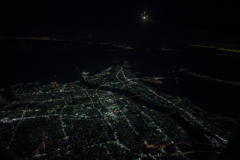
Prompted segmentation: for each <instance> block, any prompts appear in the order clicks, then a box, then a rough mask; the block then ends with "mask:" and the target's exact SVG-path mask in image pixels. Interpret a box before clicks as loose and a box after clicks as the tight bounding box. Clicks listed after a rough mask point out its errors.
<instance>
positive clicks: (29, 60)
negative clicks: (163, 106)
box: [0, 40, 240, 141]
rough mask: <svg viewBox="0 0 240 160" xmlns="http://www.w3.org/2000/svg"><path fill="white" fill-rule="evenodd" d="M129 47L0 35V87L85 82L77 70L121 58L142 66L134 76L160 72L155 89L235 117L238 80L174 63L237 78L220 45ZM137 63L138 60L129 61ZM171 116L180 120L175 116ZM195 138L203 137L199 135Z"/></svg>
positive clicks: (239, 89) (92, 68)
mask: <svg viewBox="0 0 240 160" xmlns="http://www.w3.org/2000/svg"><path fill="white" fill-rule="evenodd" d="M132 47H133V48H134V49H132V50H124V49H121V48H116V47H113V46H110V45H100V44H97V43H94V44H87V43H81V42H77V41H72V42H71V41H59V42H57V41H55V42H54V41H33V40H5V41H3V40H2V41H1V48H0V52H1V53H0V54H1V57H0V75H1V79H0V88H4V87H8V86H10V85H14V84H18V83H29V82H36V81H40V82H42V84H49V83H50V82H55V81H56V82H58V83H65V82H73V81H75V80H80V81H81V83H82V84H84V85H88V84H87V83H86V82H83V81H82V80H83V79H82V77H81V74H82V72H90V73H92V74H94V73H98V72H99V71H101V70H103V69H106V68H108V67H109V66H112V65H117V64H118V65H122V64H123V63H124V62H123V61H128V63H129V64H130V65H133V68H132V69H133V70H134V71H136V72H141V73H140V74H139V75H138V76H139V77H145V76H146V77H164V78H165V79H164V80H163V82H164V83H163V84H159V85H153V86H154V87H156V90H157V92H158V93H165V94H171V95H175V96H180V97H181V98H183V97H187V98H189V99H190V100H191V101H192V103H193V104H195V105H196V106H199V107H200V108H202V109H204V110H205V111H207V112H210V113H217V114H220V115H223V116H229V117H233V118H235V119H237V120H239V117H240V116H239V107H238V105H239V100H238V99H239V98H238V97H239V95H240V94H239V93H240V87H239V86H234V85H230V84H226V83H223V82H216V81H211V80H205V79H203V78H199V77H196V76H192V75H190V74H188V73H185V72H180V71H179V69H180V68H185V69H187V70H190V71H193V72H195V73H197V74H199V75H207V76H210V77H213V78H217V79H222V80H226V81H235V82H240V79H239V76H238V69H239V68H240V63H239V59H240V57H231V56H216V55H212V54H213V53H214V54H216V53H222V51H217V50H214V49H208V48H206V49H199V48H197V47H190V46H187V45H186V44H174V43H171V44H166V43H161V44H159V46H154V47H151V46H150V45H132ZM159 48H166V49H168V50H160V49H159ZM114 61H117V62H114ZM136 63H137V65H134V64H136ZM176 78H177V80H178V83H177V82H176ZM88 86H89V87H91V88H94V86H90V85H88ZM165 112H167V111H165ZM173 118H174V119H175V120H176V121H182V122H183V120H181V118H180V117H177V116H176V117H174V116H173ZM184 126H185V128H188V129H189V128H190V130H189V132H193V133H194V135H195V136H198V135H200V133H199V134H198V133H197V131H195V130H194V129H191V127H189V126H188V124H183V127H184ZM194 135H193V137H194ZM195 138H196V137H195ZM198 139H199V140H200V141H204V139H201V138H200V137H198Z"/></svg>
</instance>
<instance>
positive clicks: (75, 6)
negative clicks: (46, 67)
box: [0, 0, 240, 43]
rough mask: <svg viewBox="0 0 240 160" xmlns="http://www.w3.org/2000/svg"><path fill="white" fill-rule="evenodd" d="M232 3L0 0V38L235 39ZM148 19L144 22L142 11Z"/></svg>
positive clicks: (236, 24) (236, 25)
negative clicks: (0, 28)
mask: <svg viewBox="0 0 240 160" xmlns="http://www.w3.org/2000/svg"><path fill="white" fill-rule="evenodd" d="M238 6H239V5H237V3H236V2H234V1H233V2H231V1H228V2H221V1H211V2H208V1H194V2H190V1H187V0H183V1H181V2H180V1H179V2H178V1H166V0H161V1H159V0H158V1H146V0H145V1H144V0H142V1H141V0H138V1H108V0H107V1H104V2H101V1H95V0H90V1H85V0H83V1H76V0H70V1H66V2H63V1H57V2H52V1H51V2H44V1H39V2H37V1H34V2H31V1H24V2H22V1H2V4H1V9H0V10H1V11H0V12H1V17H0V18H1V20H0V23H1V26H2V30H1V31H0V37H18V36H53V37H57V36H59V37H63V38H65V37H72V38H76V37H84V36H87V37H93V38H100V39H101V38H102V39H105V38H109V40H112V39H114V38H115V39H119V40H122V41H123V40H124V39H132V40H133V41H134V40H136V39H139V36H141V38H142V39H146V38H148V39H152V41H159V40H162V41H164V40H168V39H171V40H173V39H176V40H177V39H179V41H181V40H182V39H183V40H184V39H188V40H189V41H191V40H194V39H202V40H203V41H204V40H211V41H219V40H222V41H223V42H227V43H234V42H235V43H236V42H239V41H240V40H239V38H238V37H239V34H240V29H239V28H240V22H239V21H238V12H239V11H238V8H239V7H238ZM143 11H146V13H147V14H148V15H149V18H148V19H147V20H146V22H145V24H144V26H143V19H142V17H141V13H142V12H143Z"/></svg>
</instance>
